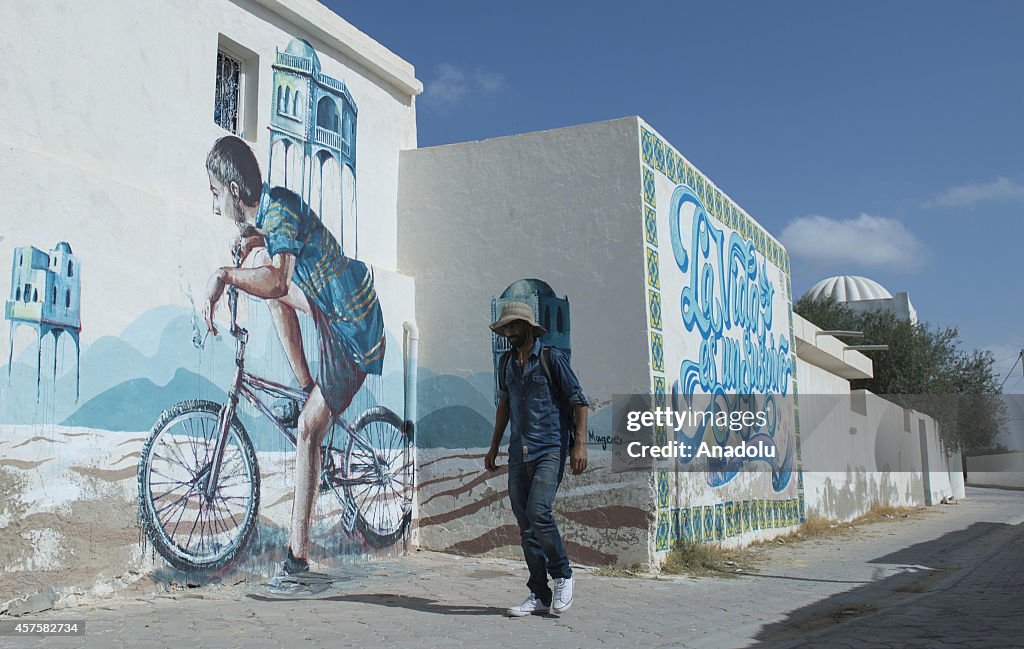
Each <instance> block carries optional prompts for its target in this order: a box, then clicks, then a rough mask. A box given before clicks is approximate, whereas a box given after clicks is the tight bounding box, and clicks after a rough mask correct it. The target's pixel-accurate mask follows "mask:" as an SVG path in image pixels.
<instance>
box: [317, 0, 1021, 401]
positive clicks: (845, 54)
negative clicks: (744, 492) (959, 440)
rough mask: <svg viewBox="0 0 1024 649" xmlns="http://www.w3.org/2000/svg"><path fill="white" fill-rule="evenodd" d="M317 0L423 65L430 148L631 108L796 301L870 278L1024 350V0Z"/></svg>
mask: <svg viewBox="0 0 1024 649" xmlns="http://www.w3.org/2000/svg"><path fill="white" fill-rule="evenodd" d="M325 4H327V5H328V6H329V7H331V8H332V9H334V10H335V11H336V12H337V13H339V14H340V15H341V16H342V17H344V18H345V19H346V20H348V21H349V22H351V23H353V24H354V25H355V26H356V27H358V28H360V29H361V30H362V31H364V32H366V33H367V34H369V35H370V36H371V37H372V38H374V39H376V40H377V41H379V42H380V43H382V44H383V45H385V46H386V47H388V48H389V49H390V50H392V51H393V52H395V53H396V54H398V55H400V56H402V57H403V58H405V59H406V60H408V61H409V62H411V63H412V64H413V65H415V66H416V72H417V76H418V77H419V78H420V79H421V80H422V81H423V83H424V85H425V87H426V90H425V92H424V94H423V95H422V96H421V97H420V98H419V99H418V104H417V110H418V128H419V143H420V146H431V145H436V144H447V143H451V142H461V141H466V140H474V139H483V138H489V137H495V136H500V135H509V134H514V133H522V132H526V131H534V130H541V129H549V128H556V127H560V126H568V125H572V124H581V123H585V122H592V121H598V120H605V119H613V118H617V117H623V116H626V115H640V116H641V117H643V118H644V119H645V120H647V121H648V122H649V123H650V124H651V125H652V126H654V127H655V128H656V129H658V131H659V132H661V134H662V135H663V136H665V137H666V138H667V139H668V140H669V141H670V142H671V143H672V144H673V145H674V146H675V147H676V148H678V149H679V150H680V151H681V152H682V153H683V154H684V155H685V156H686V157H687V158H689V159H690V160H691V161H692V162H693V163H694V164H696V165H697V166H698V167H699V168H700V169H701V170H702V171H704V172H705V173H706V174H708V176H710V177H711V178H712V179H713V180H714V181H715V183H716V184H717V185H718V186H719V187H721V188H722V189H723V190H725V191H726V192H727V193H728V194H729V195H730V196H732V197H733V199H734V200H736V201H737V202H738V203H739V204H740V205H742V206H743V207H744V208H745V209H746V210H747V211H748V212H749V213H750V214H751V215H753V216H754V217H755V218H756V219H757V220H758V221H759V222H760V223H761V224H762V225H763V226H765V227H766V228H767V229H768V230H769V231H770V232H772V233H773V234H774V235H775V236H777V237H779V238H780V239H781V240H782V241H783V243H785V244H786V245H787V248H788V249H789V251H790V254H791V256H792V259H793V284H794V291H795V292H796V293H797V294H798V295H799V294H801V293H802V292H803V291H805V290H806V289H807V288H809V287H810V286H811V284H813V283H814V282H815V281H817V280H818V279H821V278H824V277H827V276H830V275H836V274H858V275H865V276H868V277H871V278H872V279H875V280H877V281H879V282H880V283H881V284H882V285H884V286H885V287H887V288H888V289H889V290H890V291H892V292H894V293H895V292H897V291H908V292H909V293H910V297H911V300H912V301H913V303H914V306H915V307H916V308H917V311H918V314H919V316H920V317H921V319H922V320H925V321H928V322H932V323H937V324H941V325H944V326H954V325H955V326H959V328H960V331H961V335H962V337H963V340H964V342H965V344H966V345H967V346H968V347H969V348H987V349H991V350H992V351H993V352H994V353H995V355H996V358H997V360H1000V361H1003V362H1002V363H1001V364H1000V367H1001V368H1002V369H1003V371H1004V372H1005V371H1006V370H1009V368H1010V364H1011V363H1012V362H1013V357H1014V356H1016V354H1017V352H1018V350H1019V349H1020V348H1021V347H1022V346H1024V290H1022V288H1021V272H1020V267H1019V264H1020V259H1021V255H1020V253H1019V250H1020V247H1021V246H1022V244H1024V152H1022V151H1021V147H1022V144H1024V126H1022V120H1024V81H1022V79H1024V75H1022V72H1024V70H1022V68H1024V37H1022V34H1024V3H1020V2H972V3H963V2H959V3H953V2H899V3H882V2H856V3H853V2H847V3H836V2H828V3H823V2H785V3H782V2H775V3H755V2H715V3H706V2H705V3H695V2H643V1H633V2H621V1H619V2H553V1H550V0H549V1H548V2H533V1H532V0H522V1H519V2H515V3H490V2H469V1H465V2H434V3H413V2H395V1H390V0H377V1H375V2H350V1H342V0H325ZM1020 372H1021V369H1020V366H1018V368H1017V370H1016V374H1015V376H1014V377H1011V378H1010V379H1009V381H1008V382H1007V389H1012V390H1013V391H1015V392H1024V379H1021V374H1020Z"/></svg>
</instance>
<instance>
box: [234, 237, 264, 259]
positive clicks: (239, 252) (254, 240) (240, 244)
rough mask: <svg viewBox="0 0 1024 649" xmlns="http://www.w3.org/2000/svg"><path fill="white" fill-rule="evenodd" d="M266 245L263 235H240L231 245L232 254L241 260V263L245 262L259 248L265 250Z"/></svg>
mask: <svg viewBox="0 0 1024 649" xmlns="http://www.w3.org/2000/svg"><path fill="white" fill-rule="evenodd" d="M265 247H266V243H265V242H264V241H263V235H262V234H252V235H248V236H247V235H244V234H240V235H238V236H237V237H235V240H234V241H233V242H232V244H231V252H232V253H233V254H234V255H235V256H236V257H237V258H238V259H239V261H245V259H246V257H248V256H249V253H251V252H252V251H253V250H256V249H257V248H265Z"/></svg>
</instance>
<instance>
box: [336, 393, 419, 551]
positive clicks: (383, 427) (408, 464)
mask: <svg viewBox="0 0 1024 649" xmlns="http://www.w3.org/2000/svg"><path fill="white" fill-rule="evenodd" d="M353 430H355V435H351V436H349V439H348V444H347V446H346V448H345V466H344V468H343V475H344V484H345V489H346V491H347V493H348V497H349V499H350V500H351V502H353V503H354V505H355V508H356V511H357V512H358V514H359V517H358V523H359V527H360V529H361V530H362V532H363V536H364V537H365V538H366V540H367V541H369V542H370V544H371V545H374V546H376V547H386V546H389V545H392V544H393V543H394V542H395V541H397V540H398V539H399V538H401V536H402V534H403V533H404V532H405V529H406V527H408V525H409V522H410V521H411V520H412V489H413V459H412V449H411V440H410V439H409V438H408V436H407V435H406V434H405V426H404V422H402V420H401V419H400V418H399V417H398V415H396V414H395V413H393V412H392V411H390V410H388V409H387V408H383V407H380V406H376V407H373V408H370V409H369V410H367V411H366V412H364V413H363V414H362V415H360V416H359V419H357V420H356V423H355V425H354V426H353Z"/></svg>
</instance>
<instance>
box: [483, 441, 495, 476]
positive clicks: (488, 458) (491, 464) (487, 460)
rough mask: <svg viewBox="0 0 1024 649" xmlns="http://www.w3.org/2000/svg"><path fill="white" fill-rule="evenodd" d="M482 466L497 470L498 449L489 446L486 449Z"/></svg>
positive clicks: (489, 469)
mask: <svg viewBox="0 0 1024 649" xmlns="http://www.w3.org/2000/svg"><path fill="white" fill-rule="evenodd" d="M484 466H485V467H486V468H487V470H488V471H497V470H498V449H496V448H494V447H493V446H492V447H491V450H489V451H487V455H485V456H484Z"/></svg>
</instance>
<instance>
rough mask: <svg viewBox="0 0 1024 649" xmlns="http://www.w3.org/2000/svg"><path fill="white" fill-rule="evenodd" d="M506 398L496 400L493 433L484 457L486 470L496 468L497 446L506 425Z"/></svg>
mask: <svg viewBox="0 0 1024 649" xmlns="http://www.w3.org/2000/svg"><path fill="white" fill-rule="evenodd" d="M508 413H509V410H508V399H499V400H498V410H497V412H496V413H495V414H494V433H493V434H492V435H491V448H490V450H489V451H487V456H486V457H485V458H484V466H485V467H487V470H488V471H497V470H498V447H499V446H501V437H502V435H504V434H505V428H506V427H507V426H508Z"/></svg>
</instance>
